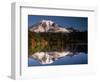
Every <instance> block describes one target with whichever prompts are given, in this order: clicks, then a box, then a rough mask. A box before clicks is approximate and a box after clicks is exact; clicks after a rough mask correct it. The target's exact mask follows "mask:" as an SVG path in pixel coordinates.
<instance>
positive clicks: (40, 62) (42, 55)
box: [28, 43, 88, 66]
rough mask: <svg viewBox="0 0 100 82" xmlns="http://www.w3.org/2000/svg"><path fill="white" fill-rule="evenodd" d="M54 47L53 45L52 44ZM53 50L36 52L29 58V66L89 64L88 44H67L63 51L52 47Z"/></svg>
mask: <svg viewBox="0 0 100 82" xmlns="http://www.w3.org/2000/svg"><path fill="white" fill-rule="evenodd" d="M52 47H53V46H52ZM52 49H53V50H52V51H47V52H46V51H42V52H36V53H34V54H33V55H32V56H30V57H29V58H28V66H47V65H70V64H87V63H88V55H87V51H88V50H87V44H83V43H80V44H79V43H77V44H65V45H64V46H63V51H61V50H60V49H59V48H56V49H57V50H56V49H55V48H54V47H53V48H52Z"/></svg>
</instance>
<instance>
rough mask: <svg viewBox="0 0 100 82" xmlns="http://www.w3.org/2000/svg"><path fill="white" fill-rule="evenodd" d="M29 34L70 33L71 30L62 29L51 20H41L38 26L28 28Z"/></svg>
mask: <svg viewBox="0 0 100 82" xmlns="http://www.w3.org/2000/svg"><path fill="white" fill-rule="evenodd" d="M29 31H31V32H66V33H70V32H71V30H69V29H67V28H64V27H62V26H60V25H58V24H56V23H55V22H53V21H51V20H41V21H40V22H39V23H38V24H35V25H32V26H31V27H29Z"/></svg>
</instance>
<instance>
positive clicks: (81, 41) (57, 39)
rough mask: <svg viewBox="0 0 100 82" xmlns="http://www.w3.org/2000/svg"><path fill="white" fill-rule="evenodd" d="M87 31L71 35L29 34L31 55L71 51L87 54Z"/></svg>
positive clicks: (53, 33) (52, 33) (51, 33)
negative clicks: (44, 52)
mask: <svg viewBox="0 0 100 82" xmlns="http://www.w3.org/2000/svg"><path fill="white" fill-rule="evenodd" d="M87 38H88V37H87V31H84V32H71V33H64V32H63V33H55V32H40V33H35V32H30V31H29V32H28V47H29V48H28V49H29V54H32V53H35V52H37V51H71V52H85V53H87V46H88V45H87V43H88V40H87Z"/></svg>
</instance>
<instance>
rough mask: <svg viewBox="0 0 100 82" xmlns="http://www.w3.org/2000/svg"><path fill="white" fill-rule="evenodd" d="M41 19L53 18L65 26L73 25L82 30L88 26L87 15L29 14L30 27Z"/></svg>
mask: <svg viewBox="0 0 100 82" xmlns="http://www.w3.org/2000/svg"><path fill="white" fill-rule="evenodd" d="M41 20H52V21H54V22H55V23H57V24H59V25H60V26H63V27H66V28H67V27H73V28H74V29H78V30H81V31H85V30H87V28H88V18H87V17H68V16H65V17H64V16H46V15H45V16H42V15H28V27H30V26H32V25H34V24H37V23H39V21H41Z"/></svg>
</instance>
